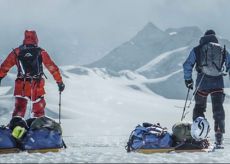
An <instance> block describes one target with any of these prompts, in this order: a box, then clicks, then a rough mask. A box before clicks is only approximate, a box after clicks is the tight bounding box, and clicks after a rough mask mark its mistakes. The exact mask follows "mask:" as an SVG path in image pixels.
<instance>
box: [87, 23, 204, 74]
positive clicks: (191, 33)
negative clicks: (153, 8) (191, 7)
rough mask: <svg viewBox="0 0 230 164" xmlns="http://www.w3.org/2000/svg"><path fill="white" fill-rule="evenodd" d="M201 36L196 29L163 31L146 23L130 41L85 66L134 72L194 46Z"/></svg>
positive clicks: (186, 28)
mask: <svg viewBox="0 0 230 164" xmlns="http://www.w3.org/2000/svg"><path fill="white" fill-rule="evenodd" d="M201 34H202V32H201V30H200V29H199V28H197V27H185V28H181V29H167V30H166V31H163V30H161V29H159V28H158V27H156V26H155V25H154V24H153V23H148V24H147V25H146V26H145V27H144V28H143V29H142V30H141V31H139V32H138V33H137V34H136V36H134V37H133V38H132V39H131V40H129V41H128V42H125V43H124V44H122V45H121V46H119V47H117V48H115V49H114V50H112V51H111V52H110V53H109V54H107V55H106V56H105V57H103V58H102V59H100V60H98V61H96V62H94V63H91V64H89V65H86V66H87V67H99V68H107V69H111V70H114V71H120V70H125V69H129V70H136V69H138V68H139V67H141V66H143V65H145V64H146V63H148V62H149V61H150V60H152V59H153V58H155V57H157V55H159V54H161V53H163V52H166V51H171V50H174V49H177V48H180V47H184V46H188V45H191V44H192V45H194V44H195V43H196V42H197V40H198V38H199V37H200V36H201Z"/></svg>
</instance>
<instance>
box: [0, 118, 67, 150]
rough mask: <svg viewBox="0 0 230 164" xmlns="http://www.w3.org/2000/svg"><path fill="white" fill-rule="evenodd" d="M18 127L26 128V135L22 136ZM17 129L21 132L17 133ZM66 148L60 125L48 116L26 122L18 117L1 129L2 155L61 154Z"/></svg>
mask: <svg viewBox="0 0 230 164" xmlns="http://www.w3.org/2000/svg"><path fill="white" fill-rule="evenodd" d="M23 126H24V127H23ZM18 127H20V128H21V129H23V128H24V129H25V133H24V134H20V133H21V131H20V130H21V129H20V128H18ZM17 128H18V129H19V131H17V132H18V133H15V129H16V130H17ZM20 135H21V137H20V138H19V137H18V136H20ZM65 147H66V146H65V143H64V141H63V138H62V129H61V126H60V124H58V123H56V122H55V121H54V120H53V119H51V118H49V117H47V116H43V117H38V118H33V119H29V120H26V121H25V120H24V119H23V118H19V117H16V118H13V119H12V120H11V122H10V124H9V125H8V126H2V127H1V128H0V154H5V153H18V152H21V151H27V152H29V153H46V152H59V151H60V150H62V149H63V148H65Z"/></svg>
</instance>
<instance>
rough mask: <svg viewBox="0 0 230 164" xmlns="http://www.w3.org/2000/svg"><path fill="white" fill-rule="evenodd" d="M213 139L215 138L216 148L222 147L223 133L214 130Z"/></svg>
mask: <svg viewBox="0 0 230 164" xmlns="http://www.w3.org/2000/svg"><path fill="white" fill-rule="evenodd" d="M215 139H216V142H215V145H216V149H223V148H224V147H223V140H224V137H223V133H221V132H216V133H215Z"/></svg>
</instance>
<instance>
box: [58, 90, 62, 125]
mask: <svg viewBox="0 0 230 164" xmlns="http://www.w3.org/2000/svg"><path fill="white" fill-rule="evenodd" d="M58 106H59V124H60V125H61V91H60V92H59V104H58Z"/></svg>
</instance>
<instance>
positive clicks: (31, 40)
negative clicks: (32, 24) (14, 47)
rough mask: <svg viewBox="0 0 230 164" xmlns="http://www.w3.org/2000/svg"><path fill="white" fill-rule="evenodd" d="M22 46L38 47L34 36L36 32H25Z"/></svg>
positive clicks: (36, 38)
mask: <svg viewBox="0 0 230 164" xmlns="http://www.w3.org/2000/svg"><path fill="white" fill-rule="evenodd" d="M23 44H24V45H35V46H37V45H38V37H37V34H36V31H29V30H26V31H25V33H24V40H23Z"/></svg>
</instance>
